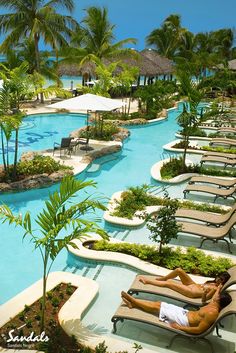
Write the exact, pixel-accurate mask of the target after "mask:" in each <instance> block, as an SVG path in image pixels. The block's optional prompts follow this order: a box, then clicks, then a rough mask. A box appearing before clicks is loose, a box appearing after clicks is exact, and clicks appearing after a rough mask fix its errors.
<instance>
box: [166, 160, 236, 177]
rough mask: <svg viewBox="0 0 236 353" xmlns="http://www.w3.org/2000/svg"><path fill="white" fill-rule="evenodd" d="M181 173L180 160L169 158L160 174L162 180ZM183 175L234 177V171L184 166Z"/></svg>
mask: <svg viewBox="0 0 236 353" xmlns="http://www.w3.org/2000/svg"><path fill="white" fill-rule="evenodd" d="M182 173H183V163H182V158H171V159H170V160H169V161H168V162H166V163H164V164H163V166H162V167H161V170H160V174H161V177H162V179H166V180H168V179H172V178H174V177H176V176H178V175H180V174H182ZM184 173H199V174H204V175H211V176H224V177H232V178H234V177H236V171H235V170H232V171H231V170H225V169H220V168H217V167H215V168H214V167H211V168H205V167H203V166H202V167H201V166H200V165H199V164H194V165H190V166H186V167H185V170H184Z"/></svg>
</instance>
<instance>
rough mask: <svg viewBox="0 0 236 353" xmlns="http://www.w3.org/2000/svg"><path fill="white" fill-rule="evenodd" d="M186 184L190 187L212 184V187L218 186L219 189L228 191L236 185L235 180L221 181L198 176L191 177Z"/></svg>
mask: <svg viewBox="0 0 236 353" xmlns="http://www.w3.org/2000/svg"><path fill="white" fill-rule="evenodd" d="M188 183H189V184H191V185H192V184H195V183H203V184H214V185H217V186H219V187H220V188H226V189H229V188H231V187H233V186H234V185H235V184H236V178H233V179H223V178H217V177H211V176H205V175H199V176H193V177H192V178H191V179H190V180H189V182H188Z"/></svg>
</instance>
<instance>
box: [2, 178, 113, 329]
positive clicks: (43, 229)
mask: <svg viewBox="0 0 236 353" xmlns="http://www.w3.org/2000/svg"><path fill="white" fill-rule="evenodd" d="M95 186H96V184H95V183H94V182H93V181H87V182H84V181H80V180H76V179H74V178H73V177H72V176H68V177H65V178H64V179H63V180H62V182H61V185H60V190H59V191H55V192H54V193H53V194H51V195H50V196H49V200H47V201H45V207H44V209H43V210H42V211H41V212H39V213H38V215H37V217H36V219H35V222H36V224H37V225H38V229H34V228H32V223H33V222H32V221H33V220H32V218H31V214H30V212H26V214H25V215H24V216H22V215H21V214H18V215H14V214H13V212H12V211H11V209H10V208H9V207H8V206H7V205H1V209H0V215H1V218H2V222H8V223H9V224H15V225H16V226H20V227H22V228H23V229H24V231H25V234H24V237H28V238H30V240H31V241H32V242H33V244H34V248H35V249H38V250H39V251H40V255H41V258H42V264H43V295H42V307H41V332H42V331H43V329H44V320H45V307H46V287H47V278H48V275H49V272H50V270H51V267H52V264H53V262H54V261H55V259H56V257H57V255H58V254H59V253H60V252H61V250H62V249H64V248H67V249H68V246H69V245H71V246H73V247H76V245H75V244H74V243H73V242H72V240H73V239H76V238H77V239H78V238H81V237H82V236H86V235H87V233H89V232H95V233H98V234H99V235H101V236H102V237H103V238H108V237H107V234H106V232H105V231H103V230H102V229H101V228H99V227H98V226H97V225H96V223H94V222H93V221H88V220H86V219H84V218H83V217H84V216H85V215H86V214H87V213H91V212H92V213H94V212H95V211H96V210H99V209H100V210H103V211H105V210H106V207H105V206H104V205H103V204H102V203H101V202H100V201H99V200H98V199H93V198H92V197H91V196H86V198H85V199H82V200H81V199H80V201H79V202H78V203H77V202H76V203H75V202H73V197H74V196H75V194H76V193H78V192H81V193H82V192H83V191H84V189H85V188H88V187H95Z"/></svg>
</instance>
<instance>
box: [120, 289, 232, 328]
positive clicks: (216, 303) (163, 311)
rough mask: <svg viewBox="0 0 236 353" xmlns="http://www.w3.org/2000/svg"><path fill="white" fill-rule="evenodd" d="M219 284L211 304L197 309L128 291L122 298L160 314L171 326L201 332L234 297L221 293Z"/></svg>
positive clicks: (132, 306) (128, 303)
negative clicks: (192, 309)
mask: <svg viewBox="0 0 236 353" xmlns="http://www.w3.org/2000/svg"><path fill="white" fill-rule="evenodd" d="M221 288H222V285H219V286H218V288H217V290H216V292H215V294H214V296H213V297H212V299H211V301H210V303H209V304H207V305H205V306H204V307H201V308H200V309H199V310H196V311H188V310H185V309H183V308H180V307H179V306H176V305H173V304H168V303H165V302H159V301H157V302H153V301H149V300H142V299H136V298H133V297H132V296H131V295H129V294H128V293H126V292H123V291H122V292H121V298H122V299H123V301H124V303H125V304H126V305H127V306H128V308H130V309H132V308H138V309H141V310H143V311H146V312H148V313H150V314H154V315H157V316H159V320H160V321H165V322H167V323H169V324H170V325H171V327H173V328H175V329H177V330H181V331H184V332H186V333H189V334H200V333H202V332H204V331H206V330H207V329H208V328H209V327H210V326H211V325H212V324H213V323H214V322H215V320H216V319H217V317H218V315H219V312H220V311H221V309H223V308H224V307H225V306H227V305H228V304H229V303H230V302H231V301H232V298H231V296H230V295H229V294H228V293H227V292H222V293H220V290H221Z"/></svg>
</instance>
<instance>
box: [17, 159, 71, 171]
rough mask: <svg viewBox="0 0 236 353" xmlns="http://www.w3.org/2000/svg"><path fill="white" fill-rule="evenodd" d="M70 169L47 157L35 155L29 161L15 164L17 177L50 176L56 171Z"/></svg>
mask: <svg viewBox="0 0 236 353" xmlns="http://www.w3.org/2000/svg"><path fill="white" fill-rule="evenodd" d="M71 169H72V168H71V167H68V166H65V165H62V164H60V163H59V162H56V161H55V160H54V159H53V158H51V157H49V156H40V155H36V156H34V158H33V159H31V160H26V161H20V162H18V164H17V174H18V175H35V174H42V173H47V174H51V173H53V172H57V171H58V170H68V171H69V170H71Z"/></svg>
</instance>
